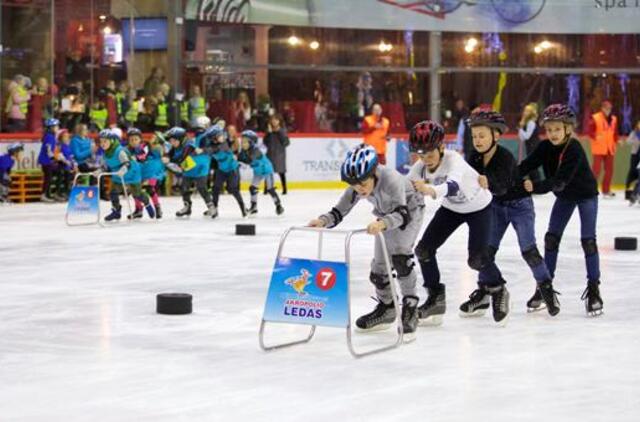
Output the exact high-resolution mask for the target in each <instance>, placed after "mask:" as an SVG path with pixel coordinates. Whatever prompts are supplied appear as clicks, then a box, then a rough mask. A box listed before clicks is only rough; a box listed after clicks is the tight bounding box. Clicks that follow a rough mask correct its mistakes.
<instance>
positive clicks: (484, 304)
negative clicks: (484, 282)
mask: <svg viewBox="0 0 640 422" xmlns="http://www.w3.org/2000/svg"><path fill="white" fill-rule="evenodd" d="M490 302H491V300H490V295H489V291H488V290H487V289H486V288H485V287H484V286H479V287H478V288H477V289H475V290H474V291H473V292H472V293H471V294H470V295H469V300H467V301H466V302H464V303H463V304H462V305H460V316H461V317H462V318H472V317H481V316H484V313H485V312H486V311H487V309H489V303H490Z"/></svg>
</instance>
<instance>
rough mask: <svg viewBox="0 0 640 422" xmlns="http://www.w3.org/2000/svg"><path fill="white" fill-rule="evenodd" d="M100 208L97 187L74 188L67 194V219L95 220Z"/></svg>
mask: <svg viewBox="0 0 640 422" xmlns="http://www.w3.org/2000/svg"><path fill="white" fill-rule="evenodd" d="M99 207H100V194H99V193H98V187H97V186H74V187H73V188H72V189H71V193H70V194H69V203H68V205H67V219H74V220H81V221H86V220H87V219H89V220H90V221H91V220H96V218H97V216H98V213H99Z"/></svg>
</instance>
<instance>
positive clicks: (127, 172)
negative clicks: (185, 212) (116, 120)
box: [98, 129, 155, 221]
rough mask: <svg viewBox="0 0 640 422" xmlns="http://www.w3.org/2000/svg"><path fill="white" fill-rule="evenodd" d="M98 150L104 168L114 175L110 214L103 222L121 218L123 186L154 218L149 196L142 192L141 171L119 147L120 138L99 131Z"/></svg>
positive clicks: (104, 131)
mask: <svg viewBox="0 0 640 422" xmlns="http://www.w3.org/2000/svg"><path fill="white" fill-rule="evenodd" d="M98 136H99V138H100V148H102V150H103V151H104V167H105V168H106V169H107V171H108V172H111V173H116V174H114V175H112V176H111V192H110V197H111V204H112V209H111V214H109V215H107V216H106V217H105V219H104V220H105V221H113V220H119V219H120V218H122V205H120V195H121V194H123V193H124V192H123V184H126V185H127V190H128V192H130V193H131V195H132V196H133V198H134V199H135V200H138V201H140V202H142V203H143V204H144V206H145V208H146V210H147V213H148V214H149V217H151V218H155V210H154V209H153V206H152V205H151V202H150V201H149V196H148V195H147V194H146V193H145V192H144V191H143V190H142V187H141V183H142V170H141V168H140V163H138V162H137V161H136V160H135V159H134V158H133V157H132V156H131V155H130V154H129V152H128V151H127V149H126V148H125V147H123V146H122V145H120V137H119V136H118V135H117V134H115V133H113V132H112V131H111V130H109V129H105V130H102V131H100V134H99V135H98Z"/></svg>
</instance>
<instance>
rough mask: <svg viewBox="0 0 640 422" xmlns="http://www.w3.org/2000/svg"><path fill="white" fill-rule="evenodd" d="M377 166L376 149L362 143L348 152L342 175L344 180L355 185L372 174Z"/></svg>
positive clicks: (341, 171) (341, 170)
mask: <svg viewBox="0 0 640 422" xmlns="http://www.w3.org/2000/svg"><path fill="white" fill-rule="evenodd" d="M377 166H378V155H377V153H376V150H375V149H374V148H373V147H371V146H369V145H365V144H360V145H358V146H357V147H355V148H354V149H352V150H351V151H349V152H348V153H347V158H346V159H345V160H344V163H342V168H341V169H340V176H341V178H342V181H343V182H347V183H348V184H350V185H355V184H356V183H360V182H362V181H363V180H365V179H367V178H368V177H369V176H371V175H372V174H373V172H374V171H375V170H376V167H377Z"/></svg>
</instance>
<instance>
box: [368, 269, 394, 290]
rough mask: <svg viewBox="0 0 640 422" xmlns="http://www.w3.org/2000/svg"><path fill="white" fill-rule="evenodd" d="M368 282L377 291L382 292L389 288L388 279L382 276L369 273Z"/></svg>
mask: <svg viewBox="0 0 640 422" xmlns="http://www.w3.org/2000/svg"><path fill="white" fill-rule="evenodd" d="M369 281H371V283H372V284H373V285H374V286H376V289H378V290H384V289H386V288H387V286H389V279H388V278H387V277H386V276H384V275H382V274H377V273H374V272H371V273H369Z"/></svg>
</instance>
